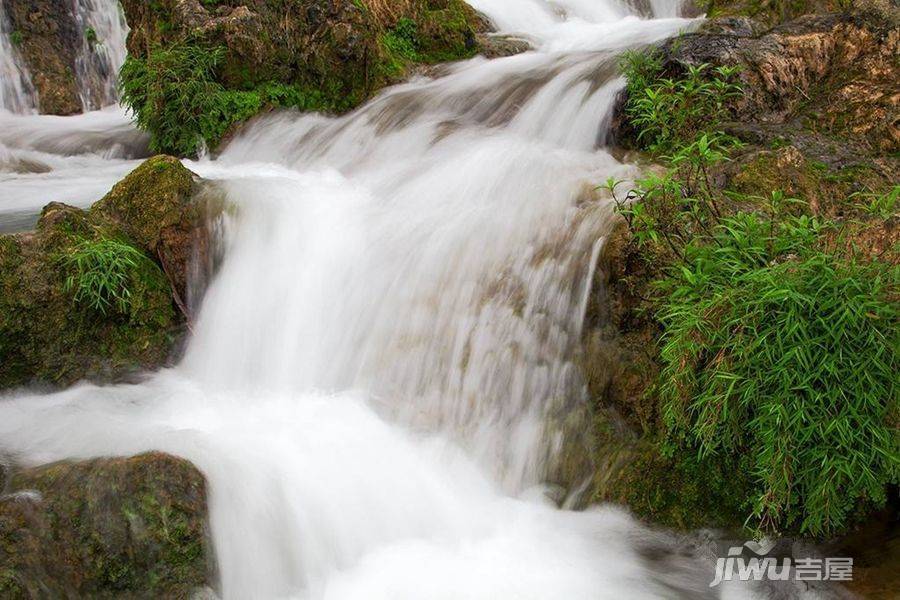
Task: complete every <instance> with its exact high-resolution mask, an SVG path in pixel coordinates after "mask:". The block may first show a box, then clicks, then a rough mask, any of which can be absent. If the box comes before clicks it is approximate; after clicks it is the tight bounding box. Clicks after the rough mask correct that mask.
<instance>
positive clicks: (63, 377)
mask: <svg viewBox="0 0 900 600" xmlns="http://www.w3.org/2000/svg"><path fill="white" fill-rule="evenodd" d="M207 206H209V204H208V201H207V200H206V199H205V197H204V196H203V195H202V194H201V185H200V183H199V181H198V180H197V178H196V177H195V176H194V175H193V174H192V173H191V172H190V171H188V170H187V169H185V168H184V167H183V166H182V165H181V163H180V162H178V161H177V160H176V159H174V158H171V157H166V156H159V157H155V158H152V159H150V160H148V161H147V162H145V163H144V164H143V165H141V166H140V167H138V168H137V169H136V170H135V171H134V172H132V173H131V174H130V175H128V176H127V177H126V178H125V179H124V180H123V181H122V182H120V183H119V184H118V185H116V187H114V188H113V190H112V191H111V192H110V193H109V194H108V195H107V196H106V197H105V198H103V199H102V200H101V201H100V202H98V203H97V204H96V205H95V206H94V207H93V208H92V209H91V210H90V211H82V210H80V209H77V208H73V207H70V206H66V205H64V204H59V203H52V204H50V205H48V206H47V207H45V208H44V210H43V212H42V214H41V218H40V221H39V222H38V225H37V228H36V230H35V231H33V232H29V233H22V234H16V235H10V236H3V237H0V266H2V268H0V388H5V387H11V386H17V385H23V384H28V383H45V384H51V385H68V384H71V383H73V382H75V381H78V380H80V379H84V378H89V379H95V380H102V381H110V380H119V379H122V378H123V377H126V376H127V375H128V374H130V373H132V372H134V371H137V370H143V369H152V368H158V367H160V366H162V365H165V364H167V362H168V361H169V360H170V359H171V358H173V355H174V353H175V351H176V350H177V348H178V342H179V340H180V339H181V338H182V337H183V334H184V332H185V325H186V314H187V312H188V311H187V307H186V303H185V301H184V298H185V290H186V282H187V279H188V275H187V273H188V269H189V268H191V266H192V265H195V264H205V262H204V254H205V252H206V249H207V248H208V243H207V241H206V234H205V232H206V228H205V218H206V212H205V209H206V207H207ZM103 286H106V287H103ZM110 286H120V287H121V289H122V290H124V291H123V292H122V294H121V295H117V291H116V289H114V288H111V287H110ZM110 294H112V295H113V296H116V297H121V298H122V299H121V300H120V301H111V300H110ZM98 298H99V300H98ZM104 302H105V303H106V304H108V306H104V305H103V303H104Z"/></svg>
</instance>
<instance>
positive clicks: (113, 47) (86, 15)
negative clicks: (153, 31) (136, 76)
mask: <svg viewBox="0 0 900 600" xmlns="http://www.w3.org/2000/svg"><path fill="white" fill-rule="evenodd" d="M75 20H76V23H77V24H78V31H79V32H80V33H81V48H80V51H79V53H78V56H77V57H76V58H75V73H76V78H77V80H78V90H79V95H80V96H81V104H82V106H83V107H84V111H85V112H87V111H89V110H95V109H98V108H101V107H103V106H108V105H110V104H115V103H116V101H117V100H118V99H119V94H118V90H117V88H116V85H117V82H118V75H119V69H120V68H121V67H122V64H123V63H124V62H125V55H126V50H125V40H126V39H127V37H128V25H127V24H126V23H125V15H124V13H123V12H122V7H121V6H120V5H119V1H118V0H77V1H76V3H75Z"/></svg>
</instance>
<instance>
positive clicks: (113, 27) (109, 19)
mask: <svg viewBox="0 0 900 600" xmlns="http://www.w3.org/2000/svg"><path fill="white" fill-rule="evenodd" d="M10 1H11V0H0V108H2V109H4V110H7V111H10V112H13V113H19V114H27V113H32V112H35V111H36V110H37V109H39V108H40V98H39V97H38V95H37V93H36V90H35V89H34V86H33V85H32V83H31V76H30V74H29V70H28V66H27V65H26V63H25V61H24V60H23V58H22V55H21V53H20V52H19V50H18V48H17V45H18V43H21V40H16V36H21V35H22V34H21V32H14V31H13V30H12V23H11V22H10V19H9V15H8V14H7V9H6V7H5V4H6V3H7V2H10ZM70 11H71V12H70V14H69V17H70V18H71V19H72V20H73V22H74V28H73V29H74V31H75V32H76V33H75V34H76V36H77V38H76V40H74V44H75V54H74V56H71V57H63V58H64V60H71V61H72V63H71V64H72V69H73V71H74V74H75V84H76V86H77V91H78V96H79V98H80V100H81V105H82V109H83V111H84V112H88V111H91V110H96V109H99V108H102V107H104V106H109V105H111V104H115V103H116V102H117V100H118V91H117V87H116V86H117V80H118V74H119V68H120V67H121V66H122V63H124V62H125V55H126V50H125V40H126V38H127V37H128V26H127V24H126V23H125V15H124V14H123V12H122V8H121V6H120V5H119V2H118V0H74V1H73V2H71V5H70ZM57 26H58V24H57Z"/></svg>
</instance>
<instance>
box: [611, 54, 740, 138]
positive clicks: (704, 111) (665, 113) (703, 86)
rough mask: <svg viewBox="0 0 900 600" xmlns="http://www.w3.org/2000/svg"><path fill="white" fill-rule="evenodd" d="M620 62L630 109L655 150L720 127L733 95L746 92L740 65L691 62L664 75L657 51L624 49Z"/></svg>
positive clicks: (629, 113)
mask: <svg viewBox="0 0 900 600" xmlns="http://www.w3.org/2000/svg"><path fill="white" fill-rule="evenodd" d="M621 68H622V71H623V72H624V74H625V77H626V78H627V80H628V93H629V100H628V105H627V107H626V114H627V115H628V117H629V118H630V120H631V123H632V124H633V125H634V126H635V127H637V128H638V130H639V133H638V140H639V141H641V142H642V143H643V144H645V145H646V147H647V149H648V150H650V151H651V152H656V153H660V152H669V151H672V150H674V149H676V148H677V147H679V146H680V145H681V144H683V143H685V142H686V141H689V140H693V139H694V138H696V137H697V136H698V135H699V134H701V133H702V132H709V133H712V132H714V131H716V129H717V127H718V126H719V124H720V123H721V122H722V120H723V119H724V118H725V117H726V115H727V113H728V108H727V107H728V103H729V101H730V100H731V99H733V98H735V97H736V96H739V95H740V93H741V90H740V86H738V85H737V84H735V83H734V80H735V78H736V75H737V72H738V69H737V68H735V67H717V68H715V69H710V67H709V65H705V64H704V65H698V66H691V65H686V67H685V68H686V71H685V73H684V75H683V76H682V77H678V78H663V77H660V72H661V70H662V64H661V61H660V59H659V57H658V56H657V55H656V54H655V53H653V52H650V53H640V52H634V51H633V52H628V53H626V54H625V55H624V57H623V59H622V67H621Z"/></svg>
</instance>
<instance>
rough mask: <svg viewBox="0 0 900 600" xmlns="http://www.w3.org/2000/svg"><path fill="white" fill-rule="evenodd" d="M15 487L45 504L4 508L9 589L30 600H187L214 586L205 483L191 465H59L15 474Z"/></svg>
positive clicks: (159, 458)
mask: <svg viewBox="0 0 900 600" xmlns="http://www.w3.org/2000/svg"><path fill="white" fill-rule="evenodd" d="M10 487H11V489H13V490H16V491H19V490H36V491H38V492H40V494H41V496H42V501H41V503H40V504H38V505H35V507H34V508H26V506H28V503H22V502H8V501H7V502H2V501H0V524H2V527H0V549H2V550H4V551H3V552H0V586H3V585H5V586H6V587H7V588H9V589H11V590H20V591H22V593H23V594H24V596H25V597H35V596H34V594H35V593H36V592H38V591H39V592H40V594H41V595H42V596H43V595H49V596H50V597H57V596H59V597H62V596H67V595H71V594H76V595H77V596H78V597H91V598H96V597H100V598H110V597H135V598H137V597H140V598H161V597H166V598H176V597H177V598H186V597H190V596H191V594H192V593H193V592H194V591H195V590H196V589H198V588H200V587H202V586H204V585H207V584H208V583H209V582H210V580H211V576H210V573H209V572H208V564H209V561H208V556H209V552H208V547H207V536H206V526H205V519H206V501H205V482H204V480H203V477H202V475H201V474H200V473H198V472H197V470H196V469H195V468H194V467H192V466H191V465H190V464H189V463H187V462H185V461H182V460H179V459H175V458H173V457H169V456H166V455H162V454H157V453H151V454H146V455H142V456H138V457H135V458H130V459H102V460H95V461H90V462H86V463H57V464H54V465H49V466H46V467H41V468H38V469H30V470H27V471H22V472H18V473H15V474H14V476H13V478H12V480H11V482H10ZM0 590H3V591H4V592H5V591H6V590H4V588H3V587H0ZM4 597H6V595H4Z"/></svg>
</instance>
